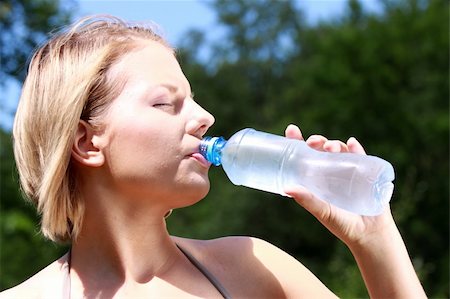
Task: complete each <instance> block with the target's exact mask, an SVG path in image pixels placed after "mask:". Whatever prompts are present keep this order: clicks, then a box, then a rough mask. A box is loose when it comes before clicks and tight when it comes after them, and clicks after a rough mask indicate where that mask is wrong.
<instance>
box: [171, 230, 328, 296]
mask: <svg viewBox="0 0 450 299" xmlns="http://www.w3.org/2000/svg"><path fill="white" fill-rule="evenodd" d="M176 242H177V243H179V244H180V245H181V246H186V247H188V250H191V251H192V253H194V254H195V255H196V256H199V257H200V258H201V259H202V262H203V263H205V265H207V267H208V268H210V269H211V270H212V271H213V272H214V274H217V276H218V277H219V278H220V280H221V281H224V282H226V283H227V284H228V285H230V286H232V288H233V289H234V290H235V291H236V293H238V295H240V296H236V297H241V296H242V297H255V298H256V297H259V298H261V297H273V298H283V297H284V298H292V297H298V296H299V295H300V294H301V295H302V296H305V297H321V298H322V297H335V296H334V294H333V293H332V292H331V291H330V290H329V289H328V288H326V287H325V285H323V283H322V282H321V281H320V280H319V279H318V278H317V277H316V276H315V275H314V274H313V273H311V271H309V270H308V269H307V268H306V267H305V266H304V265H303V264H302V263H300V262H299V261H298V260H296V259H295V258H294V257H292V256H291V255H289V254H288V253H286V252H285V251H283V250H281V249H280V248H278V247H277V246H275V245H273V244H271V243H269V242H267V241H264V240H261V239H258V238H253V237H224V238H219V239H213V240H207V241H201V240H190V239H177V240H176Z"/></svg>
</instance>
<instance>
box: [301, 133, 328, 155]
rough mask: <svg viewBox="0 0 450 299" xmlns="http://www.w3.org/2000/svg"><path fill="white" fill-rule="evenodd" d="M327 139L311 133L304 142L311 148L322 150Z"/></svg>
mask: <svg viewBox="0 0 450 299" xmlns="http://www.w3.org/2000/svg"><path fill="white" fill-rule="evenodd" d="M327 141H328V139H326V138H325V137H324V136H322V135H311V136H309V137H308V139H307V140H306V144H308V145H309V146H310V147H312V148H313V149H316V150H319V151H323V150H324V149H323V145H324V144H325V142H327Z"/></svg>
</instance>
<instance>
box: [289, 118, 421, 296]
mask: <svg viewBox="0 0 450 299" xmlns="http://www.w3.org/2000/svg"><path fill="white" fill-rule="evenodd" d="M285 134H286V137H288V138H294V139H300V140H303V137H302V134H301V132H300V129H299V128H298V127H297V126H294V125H289V126H288V127H287V128H286V132H285ZM306 143H307V144H308V145H309V146H310V147H312V148H314V149H316V150H320V151H326V152H351V153H357V154H361V155H364V154H365V151H364V149H363V147H362V146H361V144H360V143H359V142H358V141H357V140H356V139H355V138H350V139H349V140H348V141H347V143H343V142H341V141H337V140H327V139H326V138H325V137H323V136H318V135H313V136H311V137H309V138H308V139H307V140H306ZM285 192H286V194H288V195H290V196H292V197H293V198H294V199H295V201H296V202H298V203H299V204H300V205H301V206H303V207H304V208H305V209H306V210H308V211H309V212H310V213H311V214H312V215H313V216H315V217H316V218H317V219H318V220H319V221H320V222H321V223H322V224H323V225H324V226H325V227H326V228H327V229H328V230H330V231H331V232H332V233H333V234H334V235H335V236H337V237H338V238H339V239H341V240H342V241H343V242H344V243H345V244H346V245H347V246H348V247H349V249H350V250H351V252H352V254H353V256H354V257H355V259H356V262H357V263H358V267H359V269H360V271H361V274H362V276H363V279H364V283H365V284H366V286H367V290H368V292H369V295H370V297H373V298H426V294H425V292H424V290H423V288H422V285H421V284H420V281H419V279H418V278H417V275H416V272H415V270H414V267H413V265H412V263H411V260H410V258H409V255H408V252H407V249H406V246H405V244H404V242H403V239H402V237H401V235H400V233H399V231H398V229H397V226H396V224H395V222H394V219H393V217H392V214H391V210H390V207H389V205H387V206H386V208H385V209H384V211H383V213H382V214H380V215H377V216H362V215H358V214H354V213H351V212H348V211H346V210H343V209H340V208H338V207H336V206H333V205H332V204H330V203H328V202H325V201H322V200H320V199H318V198H317V197H315V196H314V195H313V194H312V193H311V192H309V191H308V190H307V189H305V188H302V187H291V188H290V189H289V190H285Z"/></svg>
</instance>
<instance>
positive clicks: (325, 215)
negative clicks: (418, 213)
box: [285, 125, 395, 245]
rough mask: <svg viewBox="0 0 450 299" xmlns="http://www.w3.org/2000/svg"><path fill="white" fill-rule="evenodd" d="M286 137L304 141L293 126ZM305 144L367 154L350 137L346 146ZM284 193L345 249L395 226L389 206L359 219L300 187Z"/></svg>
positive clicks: (323, 141) (313, 140)
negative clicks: (380, 211)
mask: <svg viewBox="0 0 450 299" xmlns="http://www.w3.org/2000/svg"><path fill="white" fill-rule="evenodd" d="M285 134H286V137H287V138H292V139H299V140H303V136H302V133H301V131H300V129H299V128H298V127H297V126H295V125H289V126H288V127H287V128H286V132H285ZM306 143H307V144H308V145H309V146H310V147H312V148H314V149H316V150H319V151H325V152H350V153H356V154H361V155H365V154H366V153H365V151H364V148H363V147H362V146H361V144H360V143H359V142H358V141H357V140H356V139H355V138H353V137H352V138H350V139H349V140H348V141H347V143H343V142H342V141H338V140H328V139H327V138H325V137H323V136H319V135H313V136H311V137H309V138H308V139H307V140H306ZM285 192H286V194H288V195H290V196H292V197H293V198H294V199H295V201H297V202H298V203H299V204H300V205H301V206H303V207H304V208H305V209H306V210H308V211H309V212H310V213H311V214H312V215H313V216H315V217H316V218H317V219H318V220H319V221H320V222H321V223H322V224H323V225H324V226H325V227H327V228H328V230H330V231H331V232H332V233H333V234H334V235H336V236H337V237H338V238H339V239H341V240H342V241H343V242H344V243H346V244H347V245H350V244H351V243H355V242H363V241H364V240H363V239H364V238H365V237H367V236H369V235H371V234H372V233H375V232H376V231H378V230H380V229H383V228H384V227H385V226H389V225H394V226H395V223H394V222H393V220H392V216H391V213H390V209H389V205H386V208H385V210H384V212H383V213H382V214H380V215H378V216H361V215H357V214H354V213H351V212H348V211H346V210H343V209H340V208H338V207H336V206H333V205H332V204H330V203H328V202H325V201H323V200H321V199H319V198H317V197H316V196H314V195H313V194H312V193H311V192H309V191H308V190H307V189H305V188H303V187H292V188H290V189H289V190H285Z"/></svg>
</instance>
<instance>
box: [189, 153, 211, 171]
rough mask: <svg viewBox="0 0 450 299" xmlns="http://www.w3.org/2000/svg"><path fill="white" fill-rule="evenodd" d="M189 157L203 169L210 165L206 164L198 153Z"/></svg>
mask: <svg viewBox="0 0 450 299" xmlns="http://www.w3.org/2000/svg"><path fill="white" fill-rule="evenodd" d="M189 156H190V157H192V158H194V159H195V160H197V162H198V163H200V165H202V166H203V167H204V168H209V167H210V166H211V163H210V162H208V161H207V160H206V159H205V157H203V156H202V154H200V153H192V154H190V155H189Z"/></svg>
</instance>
